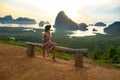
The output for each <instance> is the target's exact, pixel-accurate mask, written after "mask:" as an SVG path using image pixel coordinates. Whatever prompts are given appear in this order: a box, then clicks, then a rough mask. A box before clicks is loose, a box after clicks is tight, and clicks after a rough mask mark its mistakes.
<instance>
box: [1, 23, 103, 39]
mask: <svg viewBox="0 0 120 80" xmlns="http://www.w3.org/2000/svg"><path fill="white" fill-rule="evenodd" d="M0 26H3V27H24V28H27V29H23V30H24V31H30V30H31V31H33V32H36V31H35V30H34V29H33V28H36V29H44V27H39V25H38V24H0ZM87 28H88V30H87V31H80V30H76V31H68V34H67V36H69V37H70V38H71V37H73V36H75V37H84V36H94V35H96V33H100V34H105V33H104V30H103V29H104V28H105V27H99V26H89V27H87ZM93 29H95V30H97V31H93ZM51 30H52V33H54V32H55V28H53V27H51ZM69 33H70V34H69Z"/></svg>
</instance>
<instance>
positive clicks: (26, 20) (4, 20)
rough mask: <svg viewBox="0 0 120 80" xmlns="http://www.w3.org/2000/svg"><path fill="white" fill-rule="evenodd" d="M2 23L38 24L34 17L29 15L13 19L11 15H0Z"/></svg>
mask: <svg viewBox="0 0 120 80" xmlns="http://www.w3.org/2000/svg"><path fill="white" fill-rule="evenodd" d="M0 23H2V24H6V23H7V24H36V21H35V20H34V19H30V18H27V17H24V18H23V17H19V18H17V19H13V18H12V16H11V15H7V16H5V17H0Z"/></svg>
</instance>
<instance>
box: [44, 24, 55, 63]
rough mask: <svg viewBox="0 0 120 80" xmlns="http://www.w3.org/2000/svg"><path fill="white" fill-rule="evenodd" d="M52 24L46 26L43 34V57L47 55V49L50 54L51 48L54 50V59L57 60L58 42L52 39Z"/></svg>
mask: <svg viewBox="0 0 120 80" xmlns="http://www.w3.org/2000/svg"><path fill="white" fill-rule="evenodd" d="M50 28H51V25H46V26H45V33H44V34H43V57H46V54H45V51H47V55H48V56H49V55H50V50H54V52H53V57H52V59H53V60H54V61H55V55H56V48H55V46H56V43H55V42H52V41H51V35H50Z"/></svg>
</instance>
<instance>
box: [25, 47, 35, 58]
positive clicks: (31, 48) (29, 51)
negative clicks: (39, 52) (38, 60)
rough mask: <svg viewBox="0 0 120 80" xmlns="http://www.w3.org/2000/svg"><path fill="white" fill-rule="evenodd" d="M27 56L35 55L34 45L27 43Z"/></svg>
mask: <svg viewBox="0 0 120 80" xmlns="http://www.w3.org/2000/svg"><path fill="white" fill-rule="evenodd" d="M27 56H28V57H34V56H35V53H34V45H28V49H27Z"/></svg>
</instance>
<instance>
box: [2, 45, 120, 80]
mask: <svg viewBox="0 0 120 80" xmlns="http://www.w3.org/2000/svg"><path fill="white" fill-rule="evenodd" d="M0 80H120V71H119V70H114V69H110V68H104V67H102V66H97V65H95V64H94V63H93V62H92V61H90V60H88V59H85V58H84V67H83V68H77V67H75V66H74V61H73V60H62V59H59V58H57V61H56V62H54V61H52V59H51V58H46V59H44V58H42V56H41V55H40V54H37V55H36V56H35V57H34V58H28V57H26V48H23V47H18V46H12V45H8V44H1V43H0Z"/></svg>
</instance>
